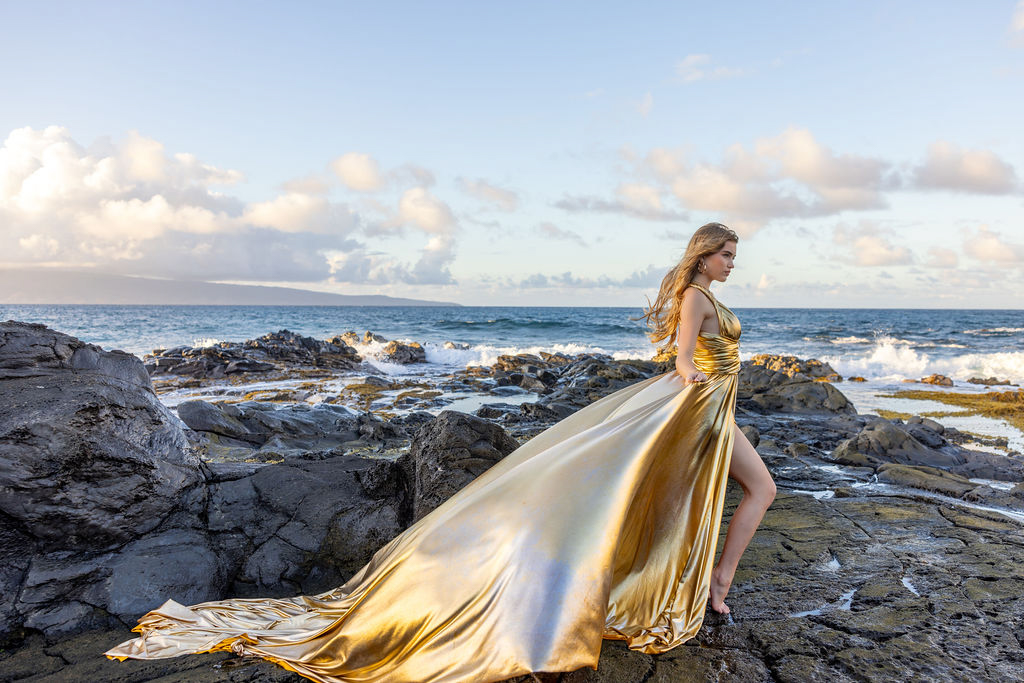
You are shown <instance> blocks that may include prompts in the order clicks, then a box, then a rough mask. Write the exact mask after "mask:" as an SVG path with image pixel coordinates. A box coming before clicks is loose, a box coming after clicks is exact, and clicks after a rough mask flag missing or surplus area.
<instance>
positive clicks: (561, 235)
mask: <svg viewBox="0 0 1024 683" xmlns="http://www.w3.org/2000/svg"><path fill="white" fill-rule="evenodd" d="M537 232H538V233H540V234H541V235H543V236H544V237H546V238H548V239H553V240H564V241H566V242H575V243H576V244H578V245H580V246H581V247H585V246H587V242H586V240H584V239H583V238H582V237H581V236H580V234H579V233H577V232H573V231H572V230H563V229H562V228H559V227H558V226H557V225H555V224H554V223H548V222H545V223H541V224H540V225H538V226H537Z"/></svg>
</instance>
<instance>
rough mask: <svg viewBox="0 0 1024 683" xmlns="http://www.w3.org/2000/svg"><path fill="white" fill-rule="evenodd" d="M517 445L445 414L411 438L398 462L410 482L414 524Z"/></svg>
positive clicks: (491, 429) (493, 430)
mask: <svg viewBox="0 0 1024 683" xmlns="http://www.w3.org/2000/svg"><path fill="white" fill-rule="evenodd" d="M518 447H519V443H518V442H517V441H516V440H515V439H513V438H512V437H510V436H509V435H508V434H506V433H505V430H503V429H502V428H501V427H499V426H497V425H495V424H492V423H490V422H487V421H486V420H481V419H480V418H478V417H474V416H472V415H466V414H465V413H458V412H455V411H453V410H446V411H444V412H442V413H441V414H440V415H438V416H437V419H435V420H434V421H433V422H431V423H430V424H428V425H427V426H425V427H423V428H422V429H421V430H420V431H419V432H417V433H416V435H415V437H414V438H413V444H412V447H411V448H410V449H409V452H408V453H407V454H405V455H403V456H402V458H401V459H400V462H401V466H402V467H403V468H404V469H405V471H406V476H407V478H408V479H409V480H410V481H412V482H413V491H412V493H413V496H412V501H413V520H414V521H416V520H419V519H421V518H422V517H423V516H424V515H426V514H427V513H429V512H430V511H431V510H433V509H434V508H436V507H437V506H438V505H440V504H441V503H443V502H444V501H445V500H447V499H448V498H450V497H451V495H452V494H453V493H455V492H456V491H458V490H459V489H461V488H462V487H463V486H465V485H466V484H468V483H469V482H471V481H472V480H473V479H475V478H476V477H477V476H479V475H480V474H481V473H483V472H484V471H486V470H487V469H488V468H490V467H491V466H492V465H493V464H494V463H496V462H498V461H499V460H501V459H502V458H504V457H505V456H506V455H508V454H509V453H511V452H512V451H514V450H515V449H516V448H518Z"/></svg>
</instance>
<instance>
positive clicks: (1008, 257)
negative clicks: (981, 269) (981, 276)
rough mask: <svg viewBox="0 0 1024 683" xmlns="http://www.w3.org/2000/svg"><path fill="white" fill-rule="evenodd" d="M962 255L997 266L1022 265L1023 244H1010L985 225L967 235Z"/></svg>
mask: <svg viewBox="0 0 1024 683" xmlns="http://www.w3.org/2000/svg"><path fill="white" fill-rule="evenodd" d="M964 253H966V254H967V255H968V256H970V257H972V258H975V259H977V260H978V261H982V262H984V263H991V264H993V265H997V266H1015V265H1021V264H1024V244H1019V243H1016V242H1010V241H1009V240H1007V239H1006V238H1004V237H1003V236H1002V235H1001V234H1000V233H998V232H995V231H993V230H991V229H990V228H989V227H988V226H987V225H982V226H979V227H978V229H977V230H975V231H970V232H968V233H967V235H966V237H965V238H964Z"/></svg>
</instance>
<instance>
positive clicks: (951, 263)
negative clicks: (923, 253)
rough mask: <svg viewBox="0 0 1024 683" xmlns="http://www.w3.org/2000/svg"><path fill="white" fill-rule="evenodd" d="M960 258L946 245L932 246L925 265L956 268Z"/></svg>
mask: <svg viewBox="0 0 1024 683" xmlns="http://www.w3.org/2000/svg"><path fill="white" fill-rule="evenodd" d="M959 263H960V258H959V257H958V256H957V253H956V252H955V251H953V250H952V249H946V248H945V247H930V248H929V249H928V260H927V261H925V265H926V266H928V267H929V268H956V267H957V265H958V264H959Z"/></svg>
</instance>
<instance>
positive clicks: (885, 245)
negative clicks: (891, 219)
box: [832, 223, 913, 266]
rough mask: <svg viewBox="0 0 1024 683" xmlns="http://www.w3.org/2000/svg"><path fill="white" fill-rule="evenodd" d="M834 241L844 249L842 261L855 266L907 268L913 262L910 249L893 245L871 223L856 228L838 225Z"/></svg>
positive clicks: (841, 253) (833, 234)
mask: <svg viewBox="0 0 1024 683" xmlns="http://www.w3.org/2000/svg"><path fill="white" fill-rule="evenodd" d="M832 239H833V241H834V242H835V243H836V244H838V245H839V246H840V247H842V251H841V252H840V254H839V258H840V260H843V261H848V262H850V263H853V264H854V265H858V266H905V265H909V264H910V263H912V262H913V254H911V252H910V250H909V249H907V248H906V247H901V246H896V245H893V244H892V242H890V241H889V238H888V236H887V235H885V234H884V233H883V231H882V230H880V229H879V228H878V227H877V226H875V225H872V224H870V223H861V224H860V225H859V226H856V227H851V226H845V225H837V226H836V227H835V229H834V230H833V232H832Z"/></svg>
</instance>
